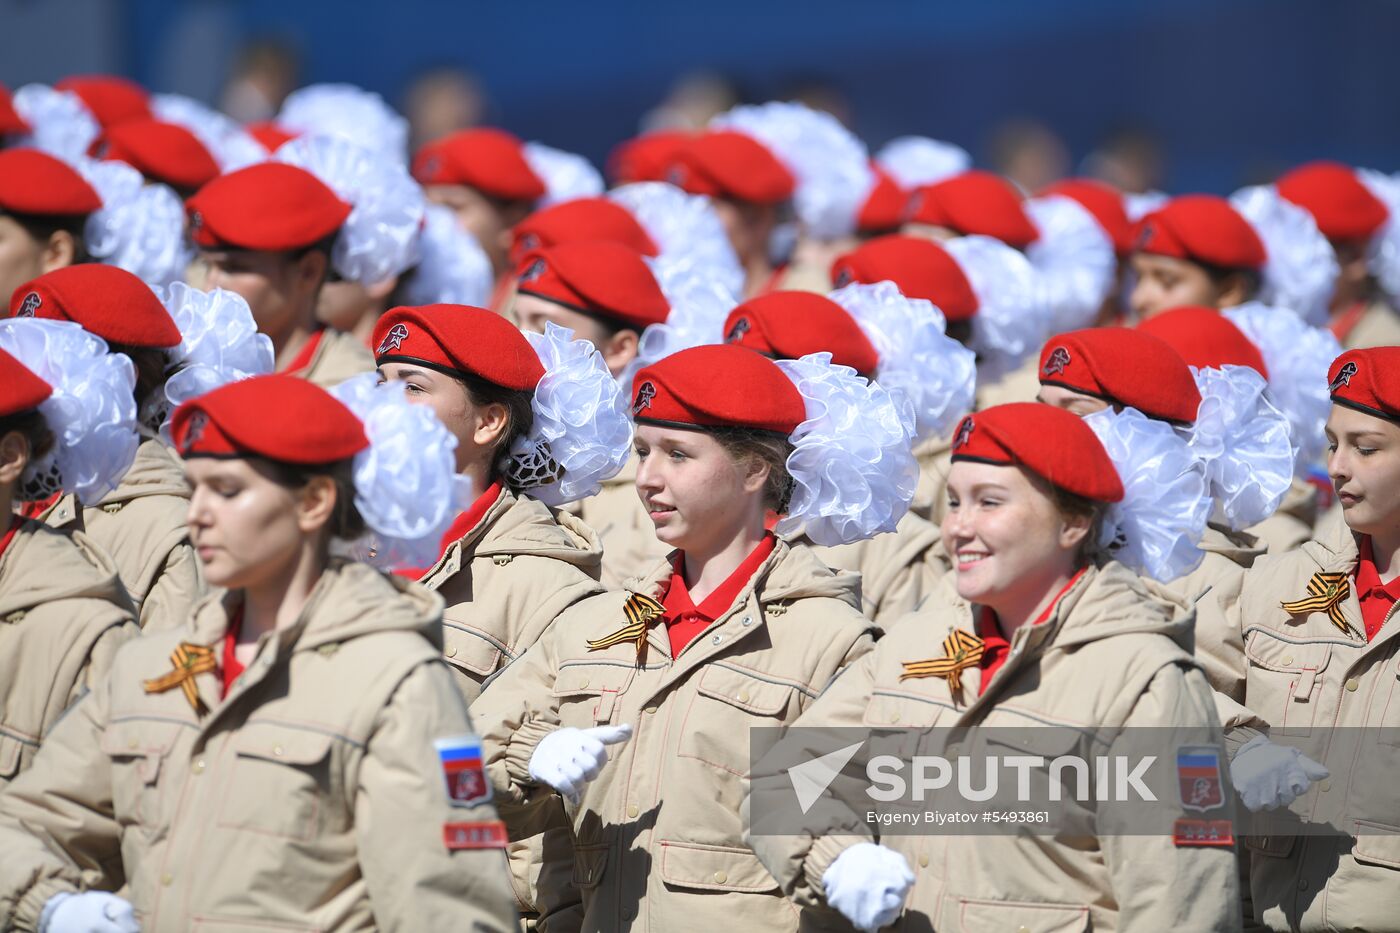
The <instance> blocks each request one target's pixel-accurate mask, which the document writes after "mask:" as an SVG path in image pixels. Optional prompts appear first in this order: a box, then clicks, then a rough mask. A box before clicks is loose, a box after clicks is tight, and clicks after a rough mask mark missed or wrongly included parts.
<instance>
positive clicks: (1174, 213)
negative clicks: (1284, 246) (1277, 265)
mask: <svg viewBox="0 0 1400 933" xmlns="http://www.w3.org/2000/svg"><path fill="white" fill-rule="evenodd" d="M1133 241H1134V246H1133V249H1134V250H1136V251H1137V252H1141V253H1152V254H1153V255H1157V256H1168V257H1171V258H1172V259H1185V260H1189V261H1191V262H1197V263H1203V264H1205V265H1210V266H1218V267H1219V268H1222V269H1256V270H1258V269H1262V268H1263V267H1264V263H1265V261H1266V260H1267V259H1268V253H1267V252H1266V251H1265V249H1264V241H1263V240H1261V239H1259V234H1258V233H1257V232H1255V230H1254V227H1253V226H1251V225H1250V223H1249V221H1247V220H1245V219H1244V217H1243V216H1242V215H1241V214H1240V212H1239V211H1237V210H1235V209H1234V208H1233V207H1231V206H1230V202H1229V201H1227V200H1225V199H1224V198H1220V197H1216V196H1215V195H1213V194H1187V195H1183V196H1181V197H1179V198H1172V199H1171V200H1170V201H1168V202H1167V203H1166V204H1164V205H1163V206H1161V207H1160V208H1158V209H1157V210H1155V211H1153V212H1151V213H1150V214H1148V215H1147V216H1145V217H1143V218H1142V219H1141V220H1139V221H1138V224H1137V228H1136V230H1135V231H1134V233H1133Z"/></svg>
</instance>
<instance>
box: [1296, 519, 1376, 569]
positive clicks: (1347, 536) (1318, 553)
mask: <svg viewBox="0 0 1400 933" xmlns="http://www.w3.org/2000/svg"><path fill="white" fill-rule="evenodd" d="M1299 550H1301V551H1302V552H1303V553H1304V554H1306V555H1307V556H1308V557H1309V558H1310V559H1312V561H1313V562H1315V563H1316V564H1317V566H1318V568H1319V569H1321V570H1326V571H1329V572H1336V571H1345V572H1347V573H1351V572H1352V571H1354V570H1355V569H1356V564H1357V561H1359V560H1360V559H1361V544H1360V542H1359V541H1358V540H1357V534H1356V532H1354V531H1352V530H1351V526H1349V525H1348V524H1347V523H1346V519H1345V518H1344V517H1343V516H1342V513H1341V512H1340V511H1338V512H1336V513H1335V514H1329V515H1328V516H1327V517H1326V518H1324V519H1323V520H1322V521H1320V522H1318V525H1317V530H1316V532H1315V533H1314V535H1313V539H1312V540H1311V541H1308V542H1305V543H1304V544H1303V545H1302V547H1301V548H1299Z"/></svg>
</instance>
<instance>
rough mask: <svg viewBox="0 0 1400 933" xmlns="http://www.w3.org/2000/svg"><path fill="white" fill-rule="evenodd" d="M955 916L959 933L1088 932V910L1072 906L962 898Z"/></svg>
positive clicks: (1079, 906)
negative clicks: (958, 918) (961, 932)
mask: <svg viewBox="0 0 1400 933" xmlns="http://www.w3.org/2000/svg"><path fill="white" fill-rule="evenodd" d="M959 913H960V914H961V919H962V922H961V924H960V926H959V928H960V929H961V930H962V931H963V933H1008V931H1015V933H1020V931H1025V933H1082V931H1084V930H1088V929H1089V908H1088V907H1084V906H1081V905H1075V904H1026V903H1018V902H1014V901H974V900H968V899H966V898H963V899H962V900H961V902H960V906H959Z"/></svg>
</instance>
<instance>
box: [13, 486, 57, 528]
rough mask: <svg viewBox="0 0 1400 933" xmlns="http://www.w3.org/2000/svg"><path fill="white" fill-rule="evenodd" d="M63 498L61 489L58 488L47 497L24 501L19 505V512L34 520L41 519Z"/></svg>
mask: <svg viewBox="0 0 1400 933" xmlns="http://www.w3.org/2000/svg"><path fill="white" fill-rule="evenodd" d="M62 498H63V490H61V489H60V490H59V491H58V492H56V493H54V494H53V495H51V496H49V497H48V498H47V499H35V500H34V501H33V502H26V503H24V504H23V505H21V506H20V509H19V514H20V515H22V516H24V517H25V518H32V519H34V520H35V521H36V522H39V521H43V520H44V515H45V514H46V513H47V512H48V511H49V509H51V508H53V507H54V506H55V505H57V504H58V500H59V499H62Z"/></svg>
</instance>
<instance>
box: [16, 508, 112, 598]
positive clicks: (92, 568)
mask: <svg viewBox="0 0 1400 933" xmlns="http://www.w3.org/2000/svg"><path fill="white" fill-rule="evenodd" d="M60 599H100V600H104V601H106V602H110V603H113V604H114V605H117V606H120V607H121V608H123V609H125V610H126V611H128V612H130V613H131V614H132V616H133V617H135V615H136V611H135V609H134V608H133V607H132V605H131V599H130V597H129V596H128V595H127V592H126V587H124V586H123V585H122V582H121V580H120V579H119V578H118V576H117V567H116V564H114V563H112V559H111V558H110V557H108V556H107V554H106V553H105V552H104V551H103V550H102V549H101V548H99V547H98V546H97V545H95V544H93V543H92V541H91V540H90V539H89V538H88V537H87V536H86V535H84V534H83V533H82V532H77V531H75V532H70V533H64V532H62V531H57V530H55V529H53V528H50V527H48V526H47V525H44V524H41V523H40V522H35V521H28V520H26V521H24V522H22V523H21V524H20V527H19V529H18V530H17V531H16V532H15V536H14V538H13V539H12V540H11V541H10V545H9V547H7V548H6V549H5V553H4V555H3V556H0V616H4V615H8V614H9V613H11V612H16V611H20V610H28V609H32V608H34V607H35V606H39V605H42V604H44V603H48V602H54V601H57V600H60Z"/></svg>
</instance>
